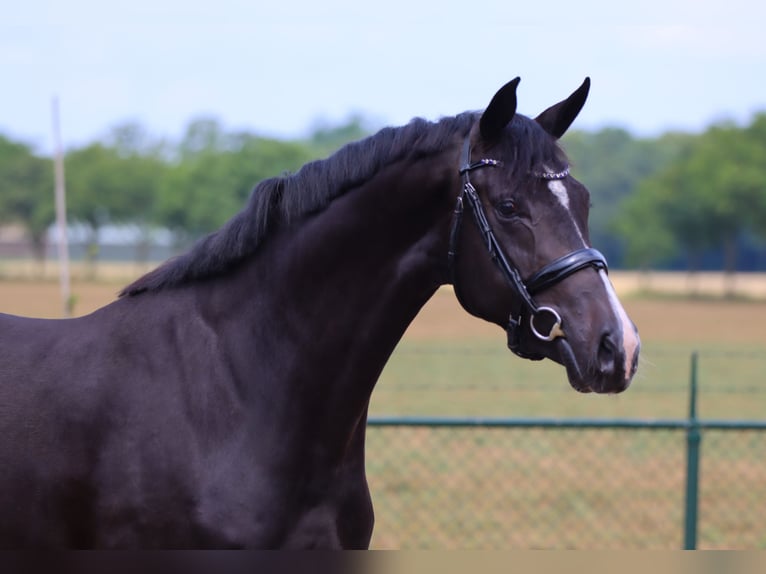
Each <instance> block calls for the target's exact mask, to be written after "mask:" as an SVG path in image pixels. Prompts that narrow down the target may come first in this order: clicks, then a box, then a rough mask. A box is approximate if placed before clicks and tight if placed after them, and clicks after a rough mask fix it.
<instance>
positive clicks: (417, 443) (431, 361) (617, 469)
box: [0, 0, 766, 548]
mask: <svg viewBox="0 0 766 574" xmlns="http://www.w3.org/2000/svg"><path fill="white" fill-rule="evenodd" d="M573 4H576V5H573ZM764 6H766V5H764V4H763V3H759V2H755V1H753V0H751V1H741V0H733V1H730V2H726V3H721V2H710V1H707V0H705V1H702V2H691V1H679V0H670V1H659V0H648V1H646V2H642V3H640V4H639V5H635V6H633V5H631V6H627V5H625V6H623V5H620V4H619V3H618V4H615V3H612V4H610V5H609V6H608V7H605V5H604V4H603V3H602V2H596V1H593V0H584V1H581V2H577V3H564V2H546V3H544V5H541V4H540V3H532V2H529V3H527V4H524V5H519V3H509V2H495V1H491V2H484V3H481V4H470V5H469V4H466V3H464V2H462V3H460V2H453V1H440V2H435V1H430V0H428V1H425V2H420V3H417V4H415V3H412V2H404V1H402V0H390V1H389V2H386V3H385V5H372V4H364V3H359V2H345V1H337V0H336V1H333V0H328V1H326V2H321V3H311V2H305V1H304V2H290V1H283V2H279V3H263V2H257V3H254V2H244V1H243V2H238V1H233V0H221V1H219V2H216V3H215V4H211V5H206V4H197V5H190V4H189V3H188V2H180V1H178V0H168V1H166V2H162V3H161V4H159V3H157V2H156V1H154V0H153V1H151V2H150V1H148V0H135V1H133V2H131V3H129V4H122V3H120V4H104V3H99V2H95V1H86V0H71V1H69V2H65V3H62V2H55V1H52V0H50V1H42V0H28V1H25V2H23V3H16V4H14V5H12V6H11V5H9V6H7V7H5V8H4V9H3V14H2V18H0V78H2V89H0V311H2V312H9V313H17V314H24V315H31V316H39V317H60V316H61V315H62V305H61V301H60V295H59V291H58V285H57V283H56V277H57V273H58V270H59V268H58V265H57V250H56V248H57V238H58V235H57V233H56V231H55V227H54V220H55V210H54V194H53V190H54V155H55V152H56V145H55V141H56V138H55V135H54V130H53V127H52V125H53V119H52V111H53V107H54V104H53V102H54V101H55V102H57V103H56V109H57V110H58V114H59V124H60V137H61V141H62V149H63V160H64V161H63V163H64V166H65V188H66V197H67V216H68V223H69V225H68V238H69V241H70V249H71V257H72V260H73V262H72V270H71V274H72V288H71V293H70V294H69V296H68V301H67V308H69V309H70V310H71V311H72V312H73V313H74V314H75V315H81V314H84V313H88V312H90V311H92V310H94V309H96V308H97V307H99V306H101V305H104V304H107V303H108V302H109V301H111V300H113V299H114V297H115V293H116V292H117V291H118V290H119V288H120V286H121V285H124V284H125V283H127V282H128V281H130V280H132V279H133V278H135V277H136V276H137V275H139V274H141V273H143V272H145V271H147V270H148V269H150V268H152V267H153V266H154V265H156V264H157V263H158V262H160V261H162V260H164V259H166V258H167V257H169V256H172V255H173V254H175V253H178V252H180V251H182V250H184V249H185V248H186V247H188V246H189V244H190V243H191V242H193V241H194V240H195V239H197V238H199V237H200V236H202V235H204V234H206V233H208V232H210V231H213V230H214V229H216V228H217V227H218V226H220V225H221V224H222V223H223V222H224V221H226V220H227V219H228V218H230V217H231V216H232V215H233V214H234V213H236V212H237V211H238V210H239V209H240V208H241V207H242V206H243V205H244V203H245V201H246V199H247V197H248V196H249V194H250V191H251V190H252V188H253V186H254V184H255V183H256V182H257V181H259V180H261V179H263V178H267V177H271V176H275V175H279V174H282V173H284V172H286V171H293V170H296V169H298V168H299V167H300V166H301V165H302V164H304V163H306V162H307V161H310V160H313V159H317V158H322V157H327V156H328V155H330V154H332V153H333V152H334V151H335V150H336V149H338V147H340V146H342V145H343V144H344V143H346V142H348V141H351V140H355V139H359V138H362V137H365V136H367V135H369V134H372V133H374V132H375V131H376V130H378V129H379V128H381V127H384V126H387V125H401V124H404V123H406V122H407V121H409V120H410V119H411V118H413V117H416V116H419V117H425V118H428V119H438V118H439V117H441V116H444V115H454V114H457V113H459V112H462V111H465V110H479V109H482V108H483V107H485V106H486V104H487V103H488V101H489V99H490V98H491V96H492V95H493V94H494V93H495V91H496V90H497V89H498V88H499V87H500V86H501V85H503V84H504V83H505V82H507V81H508V80H510V79H512V78H513V77H515V76H517V75H518V76H521V78H522V82H521V85H520V87H519V90H518V97H519V112H520V113H523V114H525V115H529V116H535V115H536V114H537V113H539V112H540V111H542V110H543V109H545V108H546V107H548V106H549V105H551V104H553V103H555V102H557V101H559V100H561V99H563V98H565V97H566V96H567V95H568V94H569V93H570V92H572V91H573V90H574V89H575V88H576V87H577V86H578V85H579V84H580V83H581V82H582V80H583V78H584V77H585V76H590V77H591V78H592V82H593V85H592V89H591V95H590V97H589V100H588V103H587V104H586V106H585V109H584V110H583V112H582V114H581V115H580V117H579V118H578V120H577V121H576V122H575V124H574V126H573V128H572V130H571V131H570V132H569V133H568V134H567V135H566V136H565V137H564V138H563V145H564V147H565V149H566V151H567V153H568V154H569V156H570V159H571V161H572V164H573V174H574V175H575V176H576V177H577V178H578V179H580V180H581V181H582V182H583V183H584V184H585V185H586V186H587V187H588V188H589V190H590V192H591V196H592V203H593V205H592V209H591V220H590V231H591V239H592V242H593V244H594V246H596V247H597V248H598V249H600V250H601V251H603V252H604V253H605V254H606V255H607V258H608V259H609V261H610V269H611V271H610V272H611V277H612V279H613V282H614V283H615V286H616V289H617V291H618V293H619V294H620V296H621V298H622V299H623V301H624V303H625V306H626V308H627V309H628V311H629V314H630V315H631V317H632V318H633V320H634V321H635V322H636V324H637V325H638V327H639V330H640V332H641V335H642V340H643V344H644V352H643V357H644V358H643V360H642V363H641V366H640V368H639V373H638V375H637V378H636V381H635V382H634V385H633V386H632V388H631V389H630V390H629V391H628V392H626V393H625V394H623V395H620V396H617V397H590V396H587V397H584V396H581V395H577V394H575V393H574V392H573V391H572V390H571V389H570V388H569V387H568V384H567V383H566V378H565V376H564V373H563V370H562V369H561V368H560V367H558V366H556V365H553V364H549V363H542V364H538V363H530V362H528V361H522V360H520V359H517V358H515V357H511V356H510V354H509V353H508V352H507V350H506V349H505V346H504V345H505V341H504V334H503V333H502V332H497V331H496V330H495V328H493V327H492V326H488V325H485V324H481V323H479V322H478V321H477V320H476V319H474V318H472V317H469V316H468V315H467V314H466V313H464V312H463V311H462V309H460V308H459V306H458V305H457V303H456V302H455V299H454V296H453V294H452V293H451V292H450V290H449V289H443V290H440V291H439V292H438V293H437V294H436V296H435V297H434V298H433V300H432V301H431V302H430V303H429V304H428V305H427V306H426V308H425V309H424V310H423V311H422V313H421V314H420V316H419V317H418V318H417V319H416V320H415V322H414V323H413V325H412V327H411V328H410V330H409V331H408V333H407V334H406V335H405V338H404V339H403V341H402V343H401V344H400V346H399V347H398V349H397V350H396V352H395V354H394V356H393V357H392V359H391V362H390V363H389V365H388V367H387V368H386V370H385V371H384V373H383V375H382V377H381V380H380V382H379V384H378V387H377V390H376V391H375V393H374V394H373V402H372V405H371V415H372V417H373V418H374V417H378V418H381V417H402V416H407V417H415V418H423V417H425V418H428V417H431V418H433V417H453V418H454V417H458V418H461V417H462V419H465V418H466V417H468V418H476V417H495V418H497V417H500V418H503V419H508V420H510V421H511V422H510V423H509V426H508V427H507V428H506V427H503V428H497V427H493V428H492V429H486V428H468V429H466V428H463V427H460V428H449V427H433V428H431V427H428V426H417V427H409V426H406V425H404V426H402V425H399V426H393V427H387V426H384V427H375V426H373V427H372V428H371V430H370V435H369V449H368V450H369V455H368V458H369V469H370V482H371V486H372V490H373V498H374V500H375V503H376V507H377V508H378V527H377V529H376V534H375V538H374V540H373V543H374V545H375V546H376V547H385V548H388V547H397V548H398V547H425V548H455V547H458V548H459V547H478V548H486V547H492V548H505V547H516V548H518V547H523V548H530V547H545V548H551V547H553V548H559V547H566V548H571V547H575V548H583V547H585V548H601V547H609V548H625V547H638V548H678V547H681V546H682V544H684V543H685V540H682V528H688V525H687V524H685V521H686V518H687V513H688V508H687V507H686V506H685V501H686V499H687V497H688V492H689V491H688V482H687V477H688V467H687V466H686V465H687V462H688V459H687V458H685V457H687V454H686V453H688V445H689V444H690V443H689V442H688V440H687V439H689V436H690V435H689V433H688V431H689V428H690V427H689V425H688V424H687V423H683V424H681V426H679V427H673V426H672V425H671V426H667V425H666V426H664V427H663V426H660V427H657V428H654V427H651V426H647V427H642V428H641V429H636V428H627V427H625V426H624V425H622V423H620V424H617V425H616V426H614V427H610V428H602V427H598V428H585V429H582V428H569V427H567V428H565V429H562V428H558V427H556V426H555V425H552V426H543V427H539V428H538V427H534V428H527V427H523V425H522V427H519V426H518V421H519V419H528V418H530V417H531V418H541V417H542V418H551V417H552V418H555V419H567V420H570V419H571V418H572V417H575V418H577V419H578V420H586V421H593V420H598V421H609V420H616V421H625V420H632V421H636V420H640V421H647V420H658V419H661V420H685V421H688V415H689V404H690V396H689V390H688V389H689V382H690V378H691V367H690V359H691V356H692V353H695V352H696V353H698V357H699V381H698V382H699V401H698V402H699V412H698V416H700V417H702V418H703V419H705V420H718V421H720V420H724V421H728V423H727V424H733V425H734V427H733V429H728V430H726V429H721V428H714V429H712V430H709V431H705V432H703V433H702V454H701V459H700V460H701V474H700V477H701V479H700V480H701V481H702V482H701V483H700V491H699V492H700V498H699V517H698V519H699V520H698V524H699V532H700V537H699V541H698V542H697V543H696V544H697V545H698V546H700V547H709V548H713V547H714V548H764V547H766V537H765V535H764V532H766V523H764V520H766V518H764V515H763V513H762V512H761V509H760V506H761V504H760V503H761V502H762V500H763V496H766V493H764V492H762V488H763V485H764V484H766V464H765V463H764V460H766V456H765V455H766V453H764V450H763V449H764V444H765V443H766V435H764V433H763V432H762V429H760V430H759V427H758V425H757V424H755V423H756V422H758V421H760V422H761V423H762V422H763V421H764V420H765V419H766V381H764V378H765V377H766V327H764V324H766V76H764V74H763V71H764V70H766V43H765V42H764V41H763V36H762V30H761V26H762V22H763V21H764V19H766V7H764ZM513 421H516V422H515V423H514V422H513ZM683 425H686V426H683ZM737 425H740V426H737ZM748 425H749V426H748ZM586 426H587V425H586ZM697 430H699V429H697ZM711 433H712V434H711ZM692 438H693V437H692ZM705 449H707V450H705ZM706 481H707V482H706ZM759 485H760V486H759ZM759 489H760V490H759ZM682 523H684V524H682ZM684 532H686V530H684Z"/></svg>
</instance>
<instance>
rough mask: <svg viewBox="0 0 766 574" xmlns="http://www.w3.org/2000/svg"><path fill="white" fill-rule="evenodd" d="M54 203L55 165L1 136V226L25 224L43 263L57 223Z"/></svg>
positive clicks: (34, 248)
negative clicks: (47, 245) (3, 224)
mask: <svg viewBox="0 0 766 574" xmlns="http://www.w3.org/2000/svg"><path fill="white" fill-rule="evenodd" d="M53 204H54V202H53V164H52V162H51V161H50V160H49V159H44V158H41V157H38V156H36V155H35V154H34V153H33V152H32V150H31V148H30V147H29V146H27V145H25V144H22V143H18V142H14V141H12V140H10V139H8V138H6V137H4V136H2V135H0V223H9V222H14V223H20V224H22V225H23V226H24V228H25V230H26V232H27V236H28V237H29V240H30V242H31V244H32V249H33V251H34V254H35V257H36V258H37V259H38V260H39V261H41V262H42V261H44V259H45V248H46V244H45V241H46V235H47V231H48V228H49V227H50V225H51V224H52V223H53V220H54V207H53Z"/></svg>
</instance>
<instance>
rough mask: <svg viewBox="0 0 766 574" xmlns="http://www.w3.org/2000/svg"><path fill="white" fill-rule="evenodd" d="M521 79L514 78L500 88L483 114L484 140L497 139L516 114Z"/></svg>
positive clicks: (480, 125) (480, 122) (481, 128)
mask: <svg viewBox="0 0 766 574" xmlns="http://www.w3.org/2000/svg"><path fill="white" fill-rule="evenodd" d="M520 81H521V78H514V79H513V80H511V81H510V82H508V83H507V84H505V85H504V86H503V87H502V88H500V89H499V90H498V91H497V93H496V94H495V95H494V96H493V98H492V101H491V102H489V105H488V106H487V109H486V110H484V113H483V114H482V115H481V120H479V132H480V133H481V137H482V139H483V140H484V141H487V142H494V141H496V140H497V139H498V138H499V137H500V134H502V133H503V130H504V129H505V126H507V125H508V123H509V122H510V121H511V120H512V119H513V116H514V115H516V87H517V86H518V85H519V82H520Z"/></svg>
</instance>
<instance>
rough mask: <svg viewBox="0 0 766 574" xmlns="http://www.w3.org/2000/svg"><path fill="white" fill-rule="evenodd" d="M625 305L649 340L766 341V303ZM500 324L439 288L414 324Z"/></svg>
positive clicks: (488, 331) (438, 333)
mask: <svg viewBox="0 0 766 574" xmlns="http://www.w3.org/2000/svg"><path fill="white" fill-rule="evenodd" d="M623 305H624V307H625V309H626V310H627V312H628V315H629V316H630V318H631V319H632V320H633V322H634V323H635V324H636V325H637V326H638V330H639V333H640V334H641V337H642V338H643V339H645V340H665V341H694V342H715V341H726V342H729V343H735V342H743V343H748V344H750V345H756V344H763V345H766V302H738V301H724V300H685V299H674V298H671V299H662V298H641V297H627V298H625V299H624V301H623ZM498 333H499V328H498V327H497V326H495V325H492V324H489V323H486V322H484V321H481V320H477V319H475V318H474V317H471V316H470V315H468V314H467V313H466V312H465V311H463V310H462V309H461V308H460V305H459V304H458V303H457V300H456V299H455V296H454V294H453V293H452V291H451V290H450V289H447V288H444V289H441V290H439V291H438V292H437V293H436V295H434V297H433V298H432V299H431V300H430V301H429V302H428V303H427V304H426V306H425V307H424V308H423V310H422V311H421V312H420V315H418V317H417V319H416V320H415V321H414V322H413V324H412V325H411V326H410V329H409V330H408V332H407V337H411V338H413V339H441V338H443V339H453V338H471V337H497V336H498Z"/></svg>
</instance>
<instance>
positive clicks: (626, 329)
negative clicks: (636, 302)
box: [598, 269, 640, 379]
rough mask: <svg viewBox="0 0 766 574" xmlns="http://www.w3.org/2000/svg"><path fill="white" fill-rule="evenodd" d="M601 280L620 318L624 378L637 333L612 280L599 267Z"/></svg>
mask: <svg viewBox="0 0 766 574" xmlns="http://www.w3.org/2000/svg"><path fill="white" fill-rule="evenodd" d="M598 274H599V276H600V277H601V280H602V281H603V282H604V288H605V289H606V294H607V297H608V298H609V304H610V305H611V306H612V310H613V311H614V314H615V315H617V317H619V318H620V322H621V323H622V346H623V349H624V351H625V378H626V379H627V378H628V377H629V376H630V367H631V362H632V361H633V356H634V355H635V354H636V349H638V346H639V345H640V340H639V338H638V334H637V333H636V330H635V328H634V327H633V323H631V321H630V319H628V314H627V313H626V312H625V309H624V308H623V306H622V303H620V300H619V299H618V298H617V293H615V292H614V287H613V286H612V282H611V281H609V277H607V276H606V272H605V271H604V270H603V269H599V272H598Z"/></svg>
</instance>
